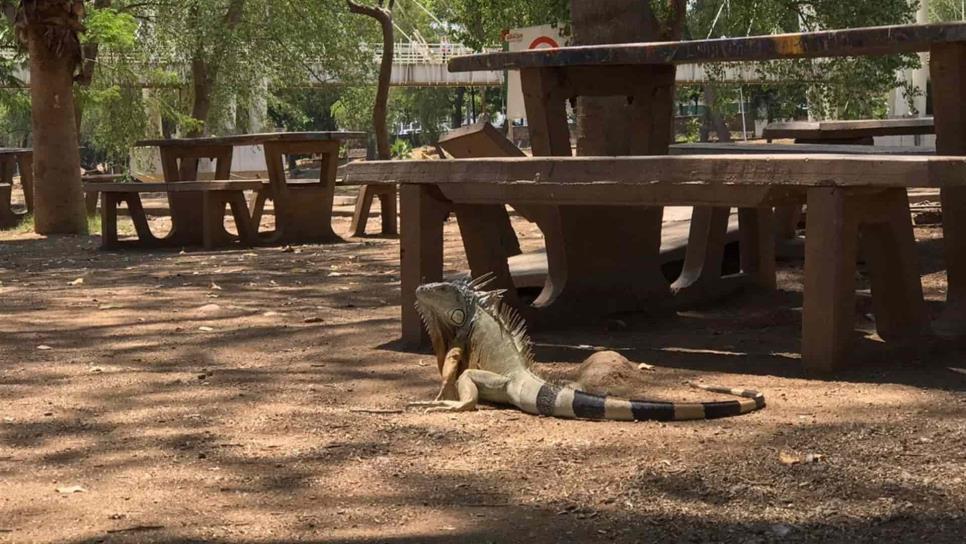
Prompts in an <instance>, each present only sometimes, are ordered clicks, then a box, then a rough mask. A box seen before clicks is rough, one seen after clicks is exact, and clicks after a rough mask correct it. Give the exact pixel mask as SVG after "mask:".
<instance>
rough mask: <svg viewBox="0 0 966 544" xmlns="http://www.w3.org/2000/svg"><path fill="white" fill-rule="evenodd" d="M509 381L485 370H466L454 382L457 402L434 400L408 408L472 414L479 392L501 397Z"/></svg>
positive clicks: (416, 403) (413, 404)
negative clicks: (482, 391)
mask: <svg viewBox="0 0 966 544" xmlns="http://www.w3.org/2000/svg"><path fill="white" fill-rule="evenodd" d="M508 383H510V379H509V378H507V377H506V376H502V375H500V374H496V373H495V372H487V371H486V370H467V371H466V372H464V373H463V374H462V375H461V376H460V377H459V379H458V380H457V381H456V389H457V393H458V397H459V400H435V401H430V402H413V403H410V404H409V405H410V406H418V407H424V408H426V411H427V412H472V411H474V410H476V403H477V402H479V400H480V390H481V389H482V390H484V391H486V392H487V393H488V394H487V397H490V396H503V395H500V394H495V395H493V393H498V392H500V393H502V392H504V390H505V389H506V386H507V384H508Z"/></svg>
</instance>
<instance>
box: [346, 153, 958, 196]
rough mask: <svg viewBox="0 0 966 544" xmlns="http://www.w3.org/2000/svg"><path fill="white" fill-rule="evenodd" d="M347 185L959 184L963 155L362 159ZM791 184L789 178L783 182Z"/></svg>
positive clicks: (351, 169) (350, 167)
mask: <svg viewBox="0 0 966 544" xmlns="http://www.w3.org/2000/svg"><path fill="white" fill-rule="evenodd" d="M345 179H346V182H347V183H349V184H385V183H406V184H435V185H440V186H442V185H448V184H460V183H470V184H473V183H487V184H503V185H506V186H508V187H509V186H513V185H528V186H533V185H543V184H545V185H561V184H600V185H601V186H609V185H628V184H634V185H651V186H657V185H693V186H697V185H719V186H729V185H730V186H735V187H738V186H754V185H767V186H775V187H780V186H789V187H799V188H808V187H870V188H886V187H907V188H910V187H939V188H941V187H953V186H956V187H964V186H966V157H921V156H889V157H884V156H870V155H832V154H823V155H692V156H649V157H565V158H549V157H536V158H531V157H527V158H510V159H453V160H445V161H367V162H356V163H352V164H349V165H347V166H346V178H345ZM790 180H794V181H790Z"/></svg>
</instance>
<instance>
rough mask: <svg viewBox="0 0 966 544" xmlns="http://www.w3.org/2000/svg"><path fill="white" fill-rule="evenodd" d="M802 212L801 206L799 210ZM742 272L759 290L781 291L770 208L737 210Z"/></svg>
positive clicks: (773, 222) (773, 214) (773, 223)
mask: <svg viewBox="0 0 966 544" xmlns="http://www.w3.org/2000/svg"><path fill="white" fill-rule="evenodd" d="M798 208H799V209H801V206H798ZM738 223H739V228H738V230H739V235H740V237H741V242H740V246H739V247H740V251H741V271H742V273H744V274H746V275H748V276H749V277H750V278H751V279H752V281H753V282H754V283H755V285H757V286H758V287H761V288H762V289H767V290H769V291H774V290H775V289H777V288H778V280H777V277H776V271H775V212H774V211H773V210H772V208H771V207H770V206H763V207H760V208H739V209H738Z"/></svg>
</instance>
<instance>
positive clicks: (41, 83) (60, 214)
mask: <svg viewBox="0 0 966 544" xmlns="http://www.w3.org/2000/svg"><path fill="white" fill-rule="evenodd" d="M30 4H31V5H30V6H27V3H26V2H25V3H24V6H25V7H24V8H23V9H24V10H25V14H26V17H25V18H24V22H23V25H22V28H23V30H24V34H25V37H26V41H27V48H28V52H29V55H30V97H31V104H32V111H31V120H32V126H33V135H34V145H33V148H34V165H33V166H34V210H35V212H34V229H35V230H36V231H37V233H38V234H86V233H87V213H86V210H85V206H84V191H83V188H82V186H81V173H80V168H81V166H80V153H79V151H78V148H79V142H78V136H77V126H76V117H75V112H74V70H75V68H76V67H77V64H78V62H79V60H80V50H79V48H80V45H79V43H78V42H77V34H76V32H77V28H79V26H80V22H79V21H80V17H81V16H82V13H83V4H82V2H79V1H78V2H74V3H72V4H67V5H65V4H64V3H63V2H49V1H47V2H45V1H35V2H31V3H30ZM31 8H32V9H31ZM65 8H66V9H65ZM58 18H59V19H60V20H64V19H68V20H69V22H70V23H76V26H75V27H71V26H68V25H66V24H58V23H55V24H50V23H49V22H48V21H50V20H52V19H53V20H56V19H58Z"/></svg>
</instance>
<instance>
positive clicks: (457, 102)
mask: <svg viewBox="0 0 966 544" xmlns="http://www.w3.org/2000/svg"><path fill="white" fill-rule="evenodd" d="M465 100H466V88H465V87H457V88H456V94H455V95H454V96H453V113H452V116H451V121H452V123H451V124H452V125H453V128H454V129H455V128H460V127H461V126H463V106H464V105H465Z"/></svg>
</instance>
